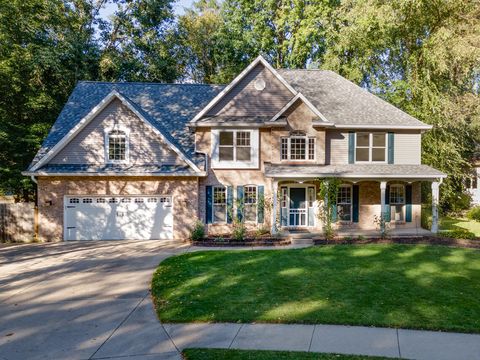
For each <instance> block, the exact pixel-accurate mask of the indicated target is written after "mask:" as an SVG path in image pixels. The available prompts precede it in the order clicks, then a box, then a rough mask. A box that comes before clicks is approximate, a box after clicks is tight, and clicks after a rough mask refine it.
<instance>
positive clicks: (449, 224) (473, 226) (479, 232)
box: [440, 216, 480, 237]
mask: <svg viewBox="0 0 480 360" xmlns="http://www.w3.org/2000/svg"><path fill="white" fill-rule="evenodd" d="M440 230H441V231H446V232H450V231H458V230H461V231H462V230H463V231H468V232H470V233H472V234H474V235H475V236H476V237H480V222H478V221H475V220H469V219H463V218H453V217H448V216H445V217H442V218H441V219H440Z"/></svg>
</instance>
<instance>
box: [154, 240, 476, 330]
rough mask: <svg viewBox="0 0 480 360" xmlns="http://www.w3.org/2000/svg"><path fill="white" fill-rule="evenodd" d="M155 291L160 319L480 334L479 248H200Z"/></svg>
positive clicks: (164, 275)
mask: <svg viewBox="0 0 480 360" xmlns="http://www.w3.org/2000/svg"><path fill="white" fill-rule="evenodd" d="M152 294H153V297H154V301H155V304H156V308H157V312H158V316H159V318H160V320H161V321H163V322H247V323H248V322H269V323H324V324H351V325H374V326H387V327H401V328H417V329H435V330H437V329H438V330H451V331H461V332H480V251H479V250H474V249H463V248H450V247H442V246H426V245H425V246H421V245H364V246H348V245H343V246H342V245H337V246H322V247H311V248H306V249H295V250H264V251H204V252H195V253H188V254H184V255H181V256H177V257H172V258H169V259H167V260H165V261H164V262H162V263H161V264H160V266H159V267H158V269H157V271H156V272H155V274H154V277H153V280H152Z"/></svg>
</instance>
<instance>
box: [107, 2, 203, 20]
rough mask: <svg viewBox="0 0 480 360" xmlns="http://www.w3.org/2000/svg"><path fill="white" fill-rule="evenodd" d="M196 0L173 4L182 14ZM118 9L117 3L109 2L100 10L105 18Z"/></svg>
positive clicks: (176, 12)
mask: <svg viewBox="0 0 480 360" xmlns="http://www.w3.org/2000/svg"><path fill="white" fill-rule="evenodd" d="M193 2H194V0H177V1H176V2H175V3H174V4H173V9H174V10H175V14H177V15H182V14H183V13H184V8H189V7H191V6H192V3H193ZM115 9H116V5H115V4H112V3H109V4H108V5H107V6H106V7H105V8H103V9H102V10H101V11H100V16H101V17H103V18H107V17H108V16H109V15H111V14H112V13H113V12H114V11H115Z"/></svg>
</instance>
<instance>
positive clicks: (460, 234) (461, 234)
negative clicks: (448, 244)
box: [438, 229, 476, 240]
mask: <svg viewBox="0 0 480 360" xmlns="http://www.w3.org/2000/svg"><path fill="white" fill-rule="evenodd" d="M438 235H439V236H441V237H446V238H453V239H465V240H475V239H476V236H475V234H474V233H472V232H470V231H468V230H465V229H453V230H445V231H441V232H439V233H438Z"/></svg>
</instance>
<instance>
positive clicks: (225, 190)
mask: <svg viewBox="0 0 480 360" xmlns="http://www.w3.org/2000/svg"><path fill="white" fill-rule="evenodd" d="M215 189H222V190H223V191H224V192H225V220H224V221H215V205H223V204H215ZM227 197H228V193H227V187H226V186H223V185H214V186H212V224H227V222H228V198H227Z"/></svg>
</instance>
